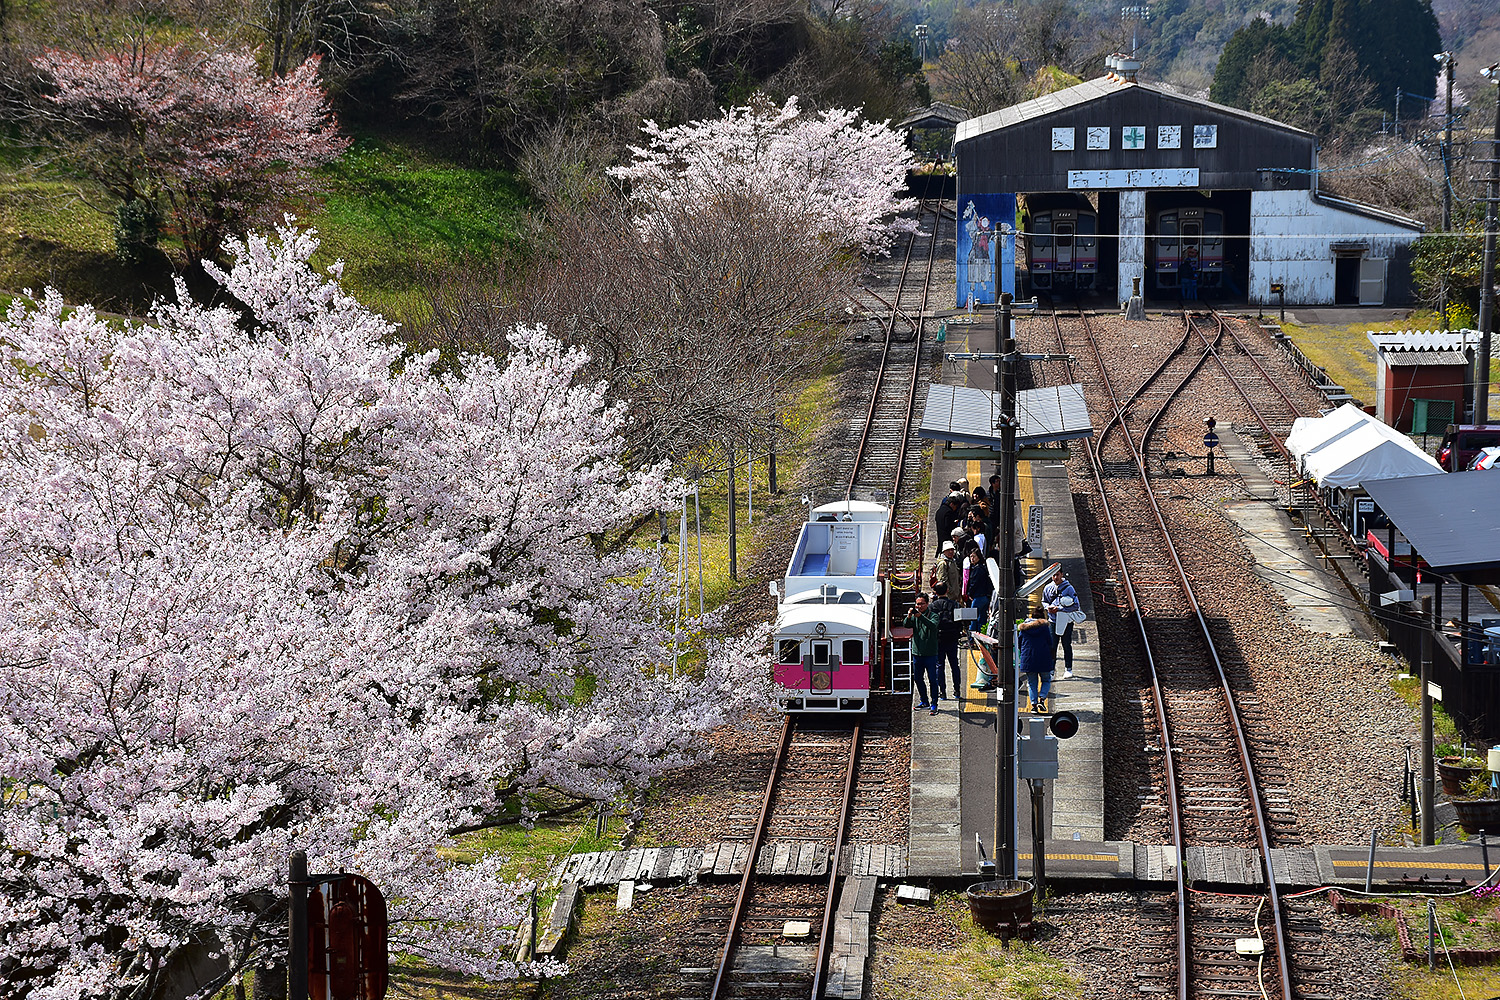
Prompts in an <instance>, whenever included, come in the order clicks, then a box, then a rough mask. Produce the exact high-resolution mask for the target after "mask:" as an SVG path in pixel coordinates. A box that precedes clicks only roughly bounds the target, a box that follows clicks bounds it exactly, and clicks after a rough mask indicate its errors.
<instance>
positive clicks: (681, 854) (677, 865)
mask: <svg viewBox="0 0 1500 1000" xmlns="http://www.w3.org/2000/svg"><path fill="white" fill-rule="evenodd" d="M694 854H697V855H698V857H696V858H695V857H693V855H694ZM702 857H703V855H702V854H701V853H699V852H697V851H692V850H689V849H688V848H686V847H679V848H678V849H677V850H675V851H673V852H672V861H671V864H670V865H668V866H667V878H669V879H672V880H674V881H675V880H677V879H684V878H687V876H688V865H689V864H690V863H691V864H692V865H693V866H694V874H697V862H698V861H699V860H700V859H701V858H702Z"/></svg>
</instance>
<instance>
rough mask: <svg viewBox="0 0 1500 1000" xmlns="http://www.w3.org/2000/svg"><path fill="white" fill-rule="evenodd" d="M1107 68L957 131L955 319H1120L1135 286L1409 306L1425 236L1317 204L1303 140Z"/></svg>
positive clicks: (1152, 291)
mask: <svg viewBox="0 0 1500 1000" xmlns="http://www.w3.org/2000/svg"><path fill="white" fill-rule="evenodd" d="M1109 65H1110V66H1111V68H1112V70H1114V72H1111V74H1110V75H1109V76H1106V77H1102V78H1100V79H1097V80H1090V81H1087V82H1085V83H1080V84H1078V85H1077V86H1074V87H1069V88H1067V89H1065V90H1061V91H1057V92H1056V93H1052V94H1047V95H1045V96H1043V97H1039V98H1037V99H1035V100H1031V101H1026V102H1025V103H1022V104H1017V105H1014V106H1012V107H1009V108H1004V109H1001V110H999V111H994V112H990V113H989V114H985V115H981V116H979V117H977V118H970V119H967V120H966V121H963V122H960V123H959V124H958V126H957V129H956V132H955V137H954V158H955V161H956V166H957V212H958V216H959V225H958V241H957V242H958V259H957V266H958V296H957V298H958V303H957V304H958V305H959V306H964V305H967V304H969V303H971V302H972V304H974V305H980V304H985V303H992V302H994V301H995V297H996V294H997V292H1000V291H1009V292H1012V293H1013V294H1016V295H1018V296H1023V297H1024V296H1029V295H1031V294H1033V293H1036V294H1043V295H1049V296H1053V297H1059V296H1061V297H1068V296H1073V295H1096V296H1104V297H1108V296H1111V295H1113V296H1115V300H1116V301H1121V302H1123V301H1124V300H1125V299H1127V298H1128V297H1129V296H1130V294H1131V290H1132V279H1135V278H1140V279H1141V285H1142V288H1141V291H1142V294H1143V295H1145V296H1146V297H1147V298H1148V299H1150V298H1156V299H1172V300H1174V301H1175V300H1176V299H1178V298H1192V297H1194V294H1193V293H1194V291H1196V297H1197V298H1200V299H1202V298H1207V299H1222V300H1228V301H1239V302H1245V301H1248V302H1249V303H1251V304H1265V305H1271V304H1279V303H1281V302H1283V301H1284V302H1285V304H1288V305H1294V304H1295V305H1344V304H1348V305H1385V304H1398V303H1404V302H1406V301H1407V299H1408V298H1409V295H1410V285H1409V277H1408V257H1409V248H1410V245H1411V243H1412V241H1413V240H1415V239H1416V238H1417V237H1418V236H1419V235H1420V234H1421V232H1422V226H1421V224H1420V223H1418V222H1416V221H1415V220H1412V219H1408V218H1404V217H1402V216H1399V215H1395V214H1392V213H1390V212H1385V211H1382V210H1380V209H1376V208H1372V207H1370V206H1367V205H1362V204H1359V203H1357V202H1353V201H1349V200H1347V199H1344V198H1336V197H1332V196H1329V195H1325V194H1321V193H1320V192H1319V191H1318V174H1317V167H1318V145H1317V138H1316V137H1315V136H1314V135H1313V134H1312V133H1310V132H1304V131H1302V130H1301V129H1297V128H1293V127H1292V126H1290V125H1286V124H1283V123H1281V122H1278V121H1275V120H1273V119H1270V118H1265V117H1262V116H1260V115H1256V114H1252V113H1250V112H1248V111H1242V110H1240V109H1239V108H1231V107H1226V106H1224V105H1220V104H1214V103H1212V102H1209V101H1205V100H1198V99H1195V98H1191V97H1186V96H1184V95H1181V94H1176V93H1173V92H1171V91H1168V90H1164V89H1161V88H1158V87H1155V86H1151V85H1149V84H1143V83H1140V82H1138V81H1137V80H1136V79H1135V73H1136V70H1137V69H1138V68H1139V63H1136V62H1134V61H1132V60H1129V59H1126V58H1125V57H1123V56H1112V57H1110V60H1109ZM1018 236H1019V239H1018ZM1184 262H1190V263H1191V266H1190V267H1189V268H1187V269H1184ZM1018 272H1020V273H1018ZM1185 277H1186V278H1191V279H1192V281H1191V282H1188V283H1186V284H1184V282H1183V281H1182V279H1183V278H1185ZM1018 278H1019V279H1020V283H1019V284H1018V283H1017V282H1018ZM1192 282H1196V289H1194V287H1193V284H1192Z"/></svg>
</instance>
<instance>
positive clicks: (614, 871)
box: [600, 851, 625, 885]
mask: <svg viewBox="0 0 1500 1000" xmlns="http://www.w3.org/2000/svg"><path fill="white" fill-rule="evenodd" d="M624 870H625V855H624V854H623V853H621V852H619V851H615V852H614V857H612V858H610V860H609V870H608V871H607V872H605V875H604V878H602V879H601V880H600V881H601V882H602V883H603V884H604V885H615V884H616V883H617V882H619V881H620V873H621V872H623V871H624Z"/></svg>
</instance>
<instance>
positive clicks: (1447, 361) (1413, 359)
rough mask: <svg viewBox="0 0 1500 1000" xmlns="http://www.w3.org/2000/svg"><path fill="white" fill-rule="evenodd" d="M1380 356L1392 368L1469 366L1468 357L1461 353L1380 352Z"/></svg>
mask: <svg viewBox="0 0 1500 1000" xmlns="http://www.w3.org/2000/svg"><path fill="white" fill-rule="evenodd" d="M1380 354H1381V357H1383V358H1385V363H1386V364H1388V365H1390V366H1391V367H1392V368H1415V367H1426V366H1428V365H1435V366H1443V365H1463V366H1465V367H1467V366H1468V364H1469V356H1468V355H1466V354H1465V353H1464V352H1463V351H1381V352H1380Z"/></svg>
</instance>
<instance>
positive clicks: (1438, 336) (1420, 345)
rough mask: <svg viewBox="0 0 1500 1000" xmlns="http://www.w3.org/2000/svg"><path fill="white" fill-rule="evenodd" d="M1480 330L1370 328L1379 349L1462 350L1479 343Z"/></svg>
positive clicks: (1366, 336) (1368, 337)
mask: <svg viewBox="0 0 1500 1000" xmlns="http://www.w3.org/2000/svg"><path fill="white" fill-rule="evenodd" d="M1479 337H1480V334H1479V331H1478V330H1468V329H1464V330H1369V331H1367V332H1366V333H1365V339H1367V340H1368V341H1369V342H1370V343H1372V344H1374V345H1375V349H1376V350H1378V351H1462V350H1463V349H1464V348H1465V347H1469V346H1472V345H1475V344H1478V343H1479Z"/></svg>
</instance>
